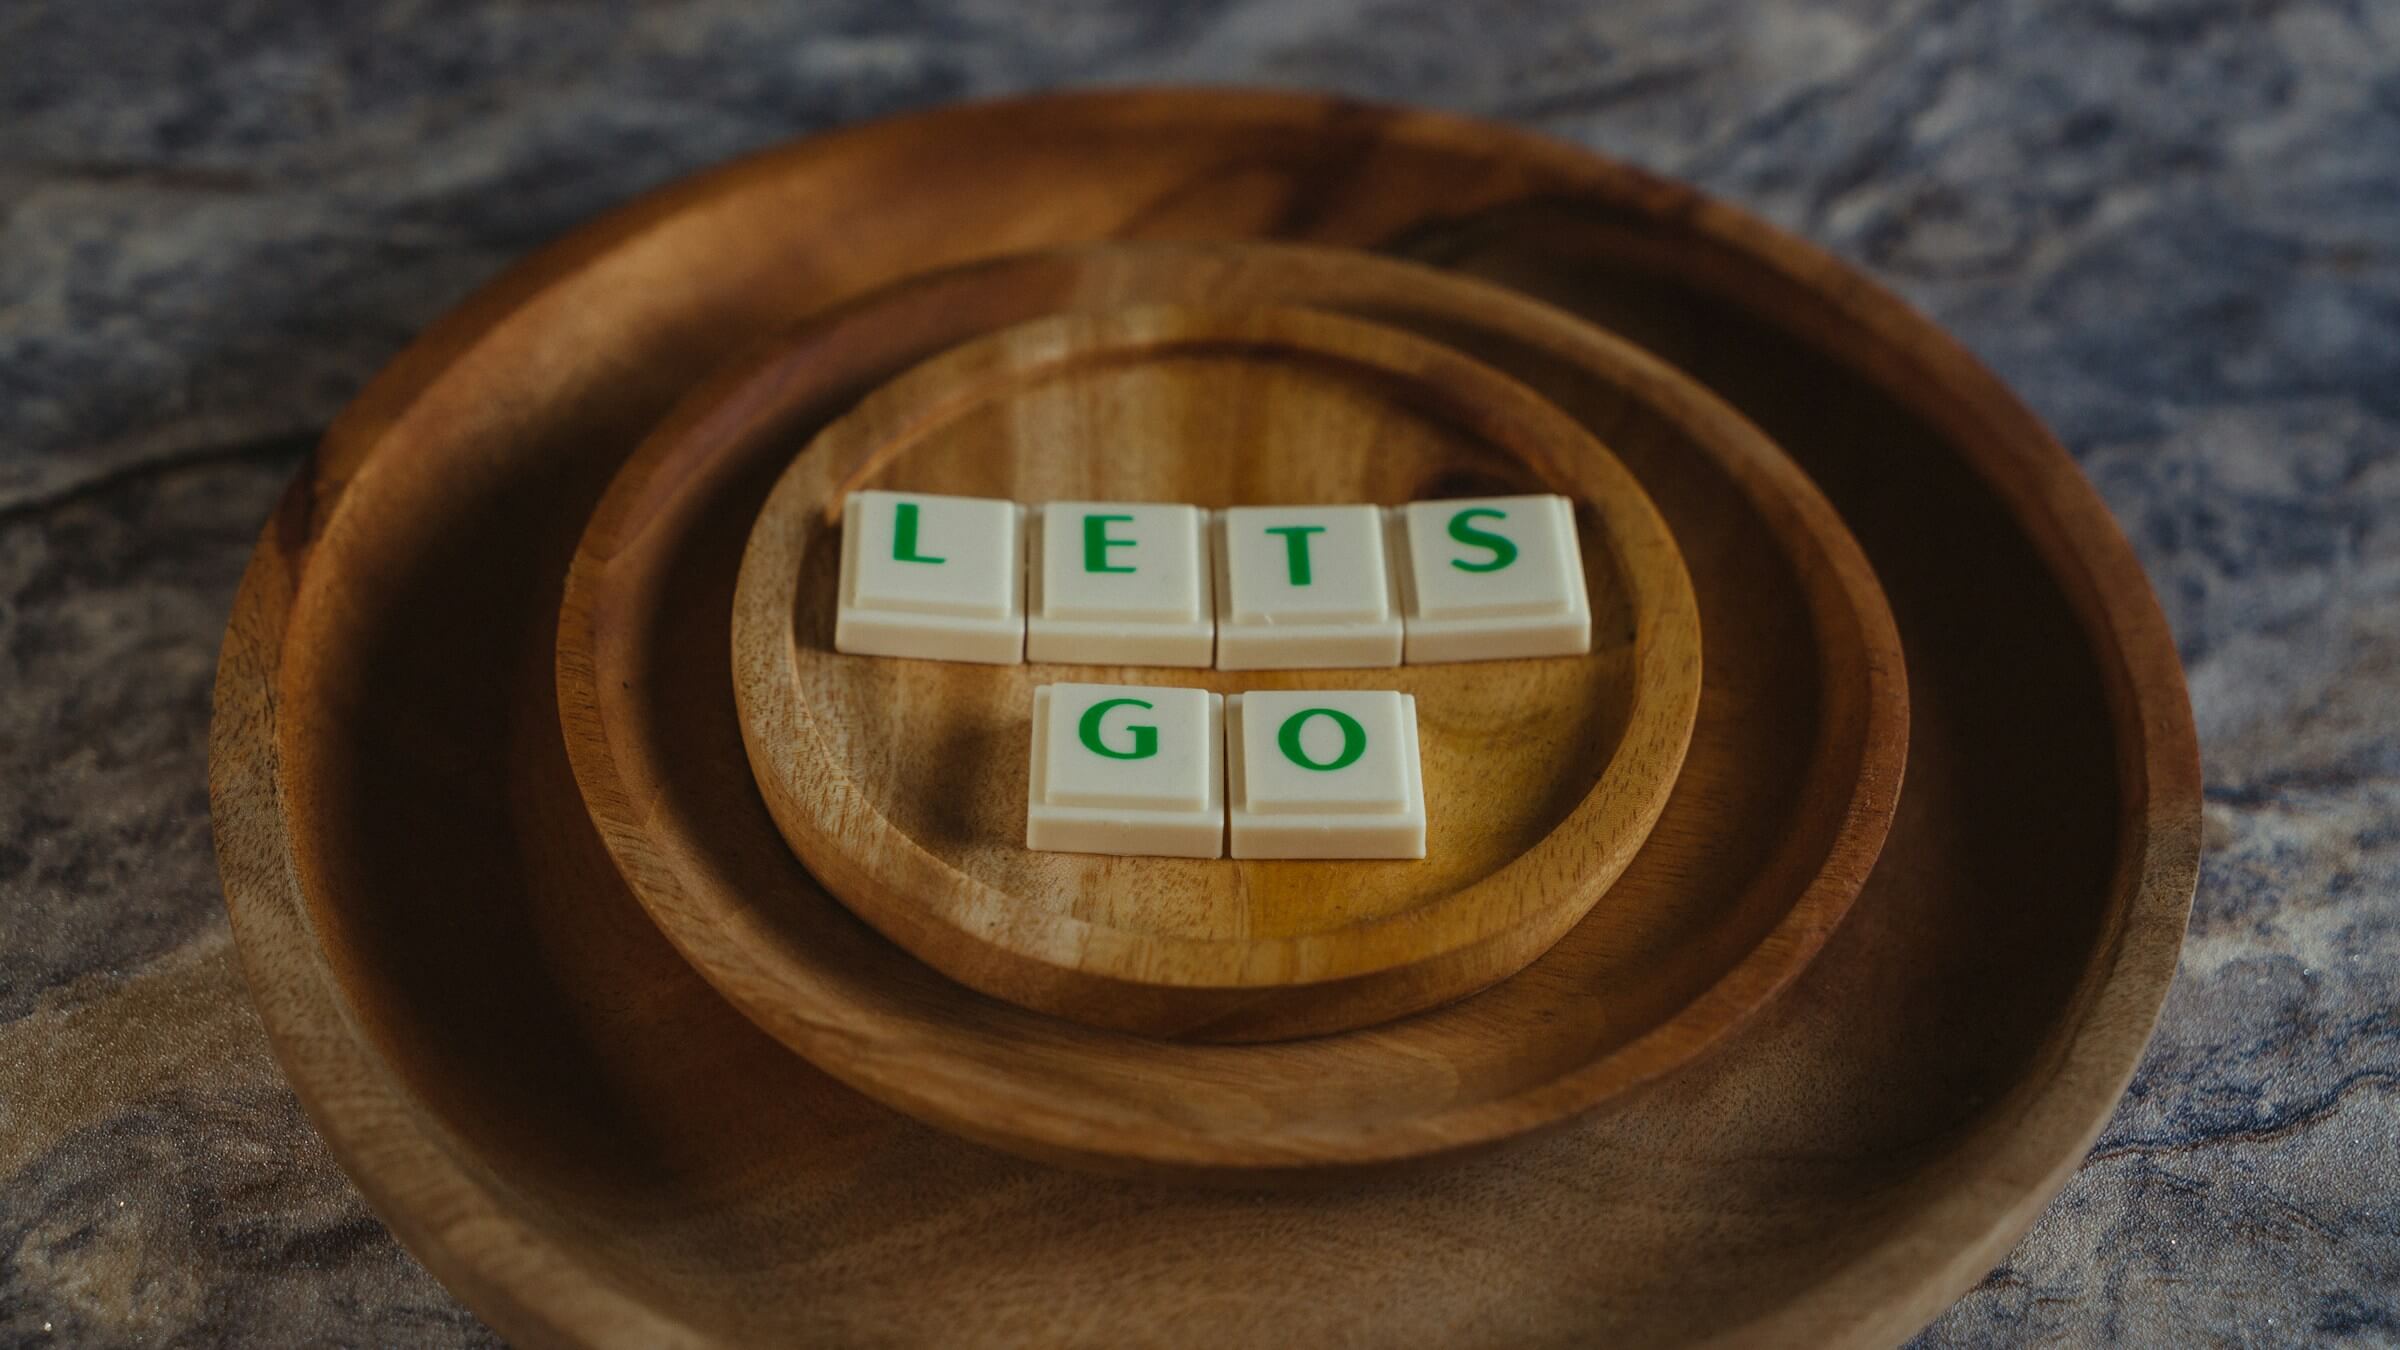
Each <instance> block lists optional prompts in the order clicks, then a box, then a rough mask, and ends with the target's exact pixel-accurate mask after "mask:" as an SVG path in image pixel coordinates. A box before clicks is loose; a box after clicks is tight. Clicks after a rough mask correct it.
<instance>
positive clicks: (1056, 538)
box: [1025, 502, 1217, 666]
mask: <svg viewBox="0 0 2400 1350" xmlns="http://www.w3.org/2000/svg"><path fill="white" fill-rule="evenodd" d="M1207 525H1208V513H1207V512H1205V511H1202V510H1201V509H1200V508H1199V507H1196V506H1180V505H1167V504H1159V503H1137V502H1051V503H1050V504H1048V505H1046V506H1041V507H1037V508H1035V509H1034V511H1033V513H1032V515H1031V516H1030V517H1028V519H1027V522H1026V526H1027V531H1028V543H1027V550H1026V551H1027V553H1028V554H1029V555H1030V557H1031V559H1032V565H1031V566H1030V567H1028V568H1027V569H1026V573H1027V574H1026V600H1027V608H1028V611H1029V614H1028V617H1027V620H1026V629H1025V657H1026V659H1027V660H1030V661H1082V662H1090V663H1095V664H1108V665H1137V666H1206V665H1207V664H1209V662H1210V661H1211V660H1213V659H1214V657H1215V655H1216V641H1217V623H1216V613H1215V604H1214V600H1213V592H1214V591H1215V589H1216V587H1215V585H1214V578H1213V577H1212V576H1211V570H1212V569H1211V568H1210V566H1209V558H1208V554H1209V548H1208V528H1207Z"/></svg>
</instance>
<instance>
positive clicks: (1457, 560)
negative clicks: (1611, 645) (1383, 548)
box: [1392, 496, 1592, 665]
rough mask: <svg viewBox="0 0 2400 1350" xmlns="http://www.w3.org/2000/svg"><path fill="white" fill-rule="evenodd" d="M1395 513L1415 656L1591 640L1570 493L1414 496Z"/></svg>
mask: <svg viewBox="0 0 2400 1350" xmlns="http://www.w3.org/2000/svg"><path fill="white" fill-rule="evenodd" d="M1392 515H1393V525H1394V530H1393V532H1394V535H1395V536H1396V538H1395V542H1394V545H1393V548H1392V556H1393V558H1394V560H1395V562H1396V565H1397V566H1398V568H1399V570H1400V572H1401V586H1400V593H1401V600H1402V609H1403V611H1404V614H1403V617H1404V619H1405V621H1406V626H1407V642H1406V652H1407V658H1408V662H1409V664H1411V665H1416V664H1419V663H1421V662H1430V661H1489V660H1498V659H1501V658H1504V657H1519V656H1572V655H1577V654H1580V653H1583V652H1588V651H1590V650H1591V649H1592V609H1591V600H1590V597H1589V595H1588V594H1587V593H1586V591H1585V587H1584V579H1583V554H1582V550H1581V548H1580V547H1579V546H1578V543H1577V540H1576V535H1575V509H1574V507H1573V505H1572V504H1571V503H1569V502H1568V501H1567V499H1566V498H1564V497H1550V496H1538V497H1479V498H1468V499H1462V500H1455V501H1434V502H1411V503H1409V504H1408V505H1407V506H1404V507H1401V508H1400V509H1399V510H1397V511H1395V512H1393V513H1392Z"/></svg>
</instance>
